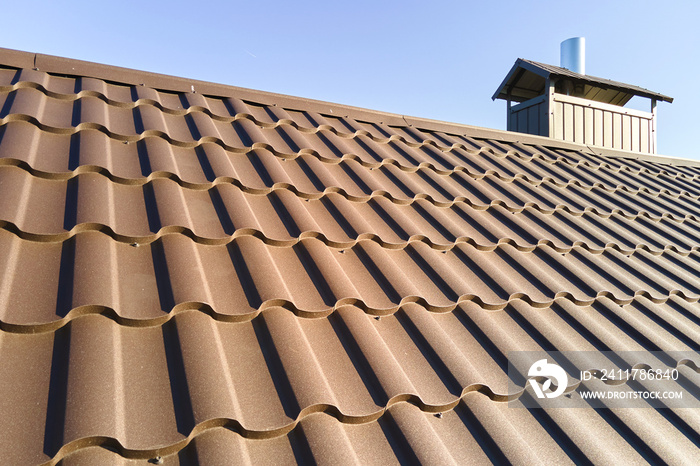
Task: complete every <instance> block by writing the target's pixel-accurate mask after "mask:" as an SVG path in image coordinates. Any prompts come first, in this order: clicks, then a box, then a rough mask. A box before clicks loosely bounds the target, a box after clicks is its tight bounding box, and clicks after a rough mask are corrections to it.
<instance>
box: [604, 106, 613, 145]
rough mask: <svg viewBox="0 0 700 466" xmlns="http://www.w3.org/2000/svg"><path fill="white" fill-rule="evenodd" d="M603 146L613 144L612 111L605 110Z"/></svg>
mask: <svg viewBox="0 0 700 466" xmlns="http://www.w3.org/2000/svg"><path fill="white" fill-rule="evenodd" d="M602 145H603V146H605V147H612V146H613V114H612V112H606V111H604V112H603V144H602Z"/></svg>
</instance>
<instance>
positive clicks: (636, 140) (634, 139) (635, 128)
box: [631, 116, 642, 152]
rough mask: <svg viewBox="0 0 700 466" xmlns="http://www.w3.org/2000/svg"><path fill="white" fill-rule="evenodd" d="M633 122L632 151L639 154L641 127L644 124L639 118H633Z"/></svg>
mask: <svg viewBox="0 0 700 466" xmlns="http://www.w3.org/2000/svg"><path fill="white" fill-rule="evenodd" d="M631 120H632V133H631V135H632V146H631V150H633V151H635V152H639V125H640V124H642V119H641V118H639V117H636V116H635V117H631Z"/></svg>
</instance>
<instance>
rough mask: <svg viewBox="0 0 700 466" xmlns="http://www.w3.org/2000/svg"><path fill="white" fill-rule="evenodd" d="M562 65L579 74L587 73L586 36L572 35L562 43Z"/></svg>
mask: <svg viewBox="0 0 700 466" xmlns="http://www.w3.org/2000/svg"><path fill="white" fill-rule="evenodd" d="M559 63H560V66H561V67H562V68H566V69H567V70H570V71H573V72H574V73H578V74H586V38H585V37H572V38H571V39H566V40H565V41H564V42H562V43H561V58H560V62H559Z"/></svg>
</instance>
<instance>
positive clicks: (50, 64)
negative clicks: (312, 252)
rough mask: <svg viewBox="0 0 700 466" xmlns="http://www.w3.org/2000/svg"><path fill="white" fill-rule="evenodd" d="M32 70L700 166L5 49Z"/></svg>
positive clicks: (0, 55)
mask: <svg viewBox="0 0 700 466" xmlns="http://www.w3.org/2000/svg"><path fill="white" fill-rule="evenodd" d="M2 66H4V67H10V68H26V69H33V70H36V71H42V72H45V73H50V74H57V75H66V76H79V77H90V78H96V79H101V80H104V81H108V82H112V83H120V84H126V85H134V86H147V87H151V88H154V89H157V90H163V91H171V92H187V93H191V92H193V91H194V92H195V93H199V94H203V95H210V96H216V97H236V98H239V99H242V100H246V99H248V100H254V101H255V102H256V103H260V104H263V105H271V106H277V107H283V108H290V109H298V110H301V111H307V112H308V111H311V112H317V113H321V114H326V115H329V116H335V117H340V118H343V117H344V118H352V119H355V120H361V121H362V120H364V121H370V122H373V123H379V124H386V125H389V126H399V127H414V128H419V129H421V130H425V131H429V132H430V131H436V132H446V133H449V134H458V135H464V136H468V137H473V138H479V139H497V140H499V141H503V142H511V143H521V144H530V145H539V146H545V147H553V148H558V149H565V150H576V151H581V152H585V153H588V154H594V155H604V156H610V157H626V158H634V159H643V160H648V161H654V162H660V163H669V164H673V163H679V162H680V163H683V164H687V163H688V162H690V163H691V164H698V161H694V160H692V159H683V158H676V157H665V156H658V155H644V154H637V153H634V152H629V151H623V150H616V149H607V148H602V147H600V148H599V147H592V146H589V145H586V144H577V143H572V142H568V141H562V140H557V139H552V138H547V137H543V136H535V135H529V134H524V133H516V132H512V131H505V130H499V129H492V128H484V127H480V126H473V125H467V124H462V123H454V122H446V121H440V120H433V119H429V118H422V117H413V116H410V115H400V114H396V113H390V112H383V111H380V110H373V109H366V108H361V107H354V106H351V105H346V104H339V103H333V102H325V101H321V100H316V99H311V98H305V97H298V96H290V95H284V94H278V93H274V92H267V91H260V90H255V89H248V88H243V87H237V86H232V85H227V84H219V83H213V82H207V81H201V80H196V79H189V78H182V77H176V76H171V75H166V74H160V73H153V72H149V71H141V70H136V69H131V68H124V67H118V66H112V65H105V64H100V63H94V62H89V61H84V60H78V59H72V58H63V57H58V56H53V55H45V54H40V53H32V52H24V51H18V50H12V49H5V48H0V67H2Z"/></svg>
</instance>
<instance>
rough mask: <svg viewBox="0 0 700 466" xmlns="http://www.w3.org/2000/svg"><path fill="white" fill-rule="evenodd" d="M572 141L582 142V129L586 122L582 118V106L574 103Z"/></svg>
mask: <svg viewBox="0 0 700 466" xmlns="http://www.w3.org/2000/svg"><path fill="white" fill-rule="evenodd" d="M573 107H574V141H575V142H581V143H582V142H583V130H584V127H585V125H586V122H585V120H584V118H583V107H582V106H580V105H574V106H573Z"/></svg>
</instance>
